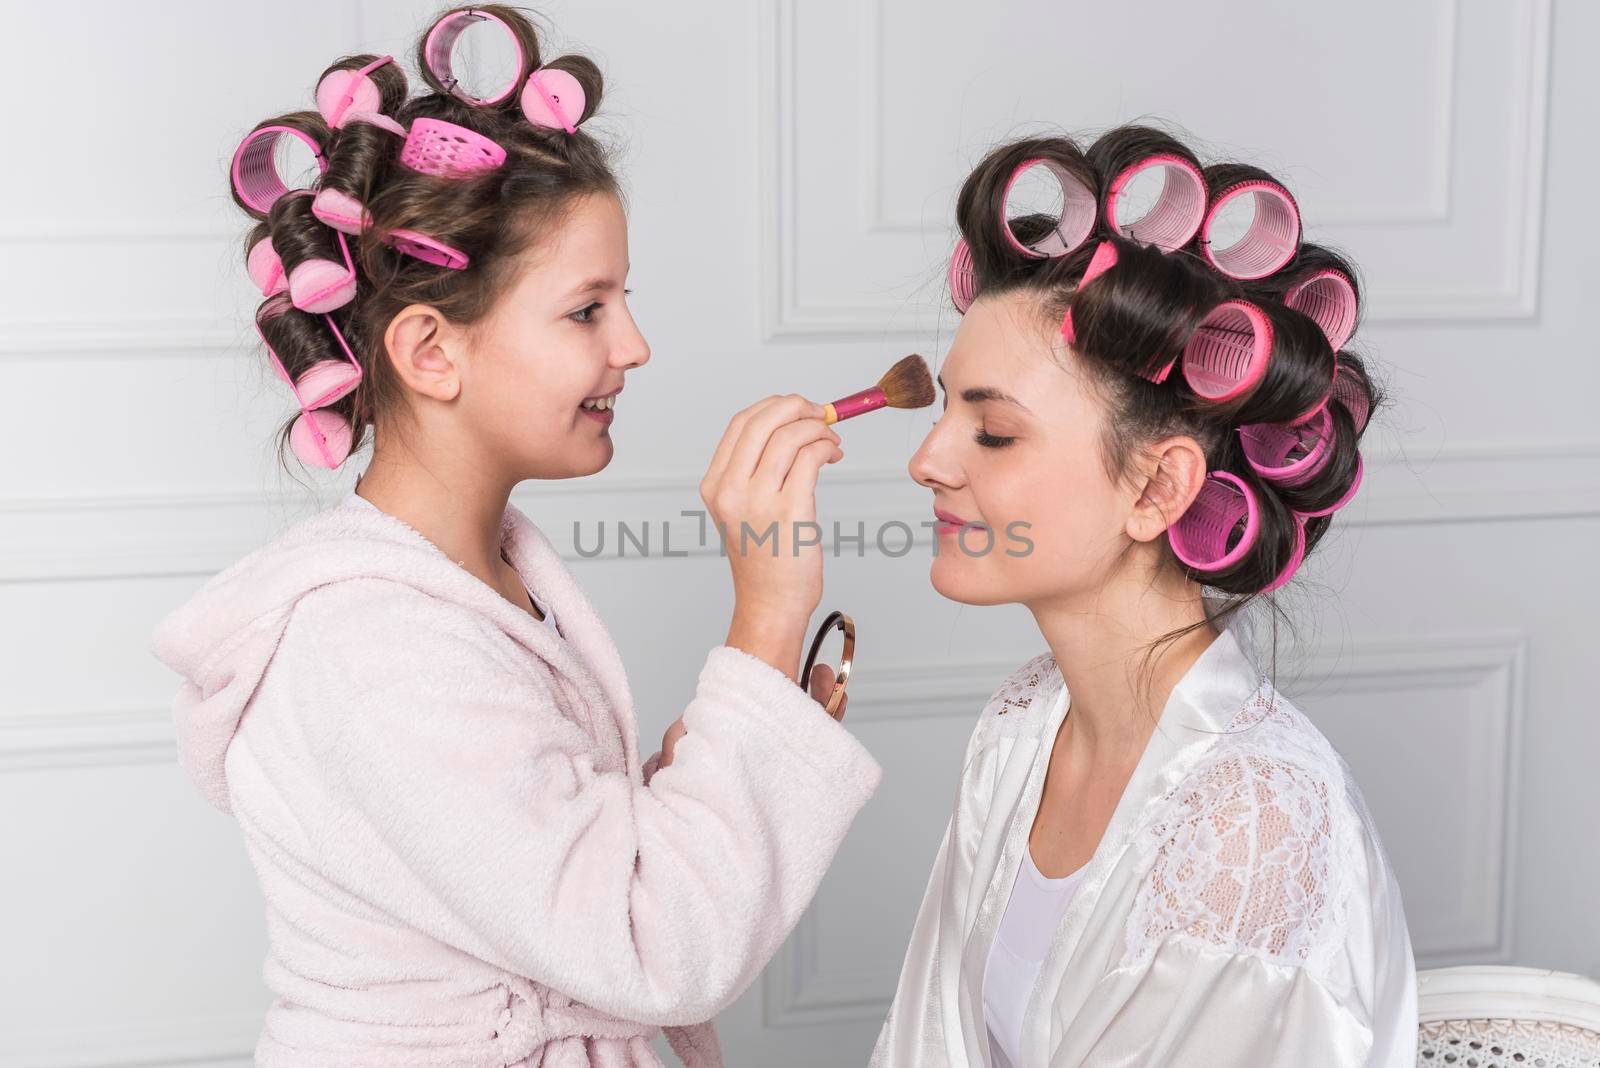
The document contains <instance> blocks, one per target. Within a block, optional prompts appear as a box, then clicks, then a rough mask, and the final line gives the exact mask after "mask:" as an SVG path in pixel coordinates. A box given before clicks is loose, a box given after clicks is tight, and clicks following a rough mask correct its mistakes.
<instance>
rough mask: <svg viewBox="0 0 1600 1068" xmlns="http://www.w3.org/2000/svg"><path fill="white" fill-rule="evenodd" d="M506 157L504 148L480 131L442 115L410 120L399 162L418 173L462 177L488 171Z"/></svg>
mask: <svg viewBox="0 0 1600 1068" xmlns="http://www.w3.org/2000/svg"><path fill="white" fill-rule="evenodd" d="M505 161H506V150H505V149H503V148H501V147H500V146H499V145H498V144H496V143H495V142H494V141H491V140H490V139H489V138H487V137H485V136H483V135H482V134H480V133H478V132H476V131H474V130H469V129H467V128H466V127H465V126H457V125H456V124H455V123H453V122H445V121H444V120H443V119H430V118H421V119H416V120H414V121H413V122H412V123H411V131H410V132H409V133H408V134H406V143H405V144H404V145H402V146H401V147H400V162H401V163H402V164H404V165H405V166H407V167H409V168H411V169H412V170H414V171H417V172H418V173H419V174H431V175H435V176H437V177H441V178H466V177H471V176H473V175H476V174H480V173H482V172H483V171H492V170H494V169H495V168H497V167H499V166H500V165H501V164H503V163H504V162H505Z"/></svg>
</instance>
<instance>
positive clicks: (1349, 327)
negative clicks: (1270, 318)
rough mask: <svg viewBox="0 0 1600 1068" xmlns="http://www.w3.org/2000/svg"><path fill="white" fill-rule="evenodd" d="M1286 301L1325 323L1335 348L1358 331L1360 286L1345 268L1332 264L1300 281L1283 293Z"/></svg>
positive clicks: (1325, 329) (1342, 346)
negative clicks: (1357, 296) (1357, 287)
mask: <svg viewBox="0 0 1600 1068" xmlns="http://www.w3.org/2000/svg"><path fill="white" fill-rule="evenodd" d="M1283 303H1284V304H1286V305H1287V306H1289V307H1291V308H1293V309H1294V310H1295V311H1297V312H1300V313H1301V314H1302V315H1306V316H1309V317H1310V318H1311V320H1312V321H1313V322H1315V323H1316V324H1317V325H1318V326H1320V327H1322V332H1323V333H1324V334H1325V335H1327V338H1328V344H1329V345H1331V346H1333V351H1334V352H1338V351H1339V350H1340V349H1342V348H1344V346H1345V343H1346V342H1348V341H1349V340H1350V335H1351V334H1353V333H1355V329H1356V290H1355V286H1353V285H1351V284H1350V279H1349V278H1347V277H1345V275H1344V272H1343V271H1335V270H1333V269H1331V268H1330V269H1328V270H1325V271H1318V272H1317V273H1316V274H1313V275H1312V276H1311V277H1310V278H1307V279H1304V280H1303V281H1300V282H1296V283H1295V284H1294V285H1293V286H1292V287H1290V289H1289V291H1288V292H1287V293H1285V294H1284V295H1283Z"/></svg>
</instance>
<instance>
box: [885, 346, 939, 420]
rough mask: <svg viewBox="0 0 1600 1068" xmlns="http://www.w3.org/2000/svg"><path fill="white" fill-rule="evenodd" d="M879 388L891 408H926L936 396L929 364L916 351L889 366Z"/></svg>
mask: <svg viewBox="0 0 1600 1068" xmlns="http://www.w3.org/2000/svg"><path fill="white" fill-rule="evenodd" d="M878 388H879V389H881V390H883V396H884V399H885V400H886V401H887V402H888V405H889V407H891V408H926V407H927V406H928V405H930V404H932V403H933V400H934V397H935V396H936V394H935V392H934V389H933V376H932V375H931V374H929V373H928V365H927V363H926V362H924V361H923V359H922V357H921V356H918V355H917V354H916V353H912V354H911V355H910V356H907V357H906V358H905V359H903V360H901V361H900V362H898V363H896V364H895V365H894V366H893V367H891V368H889V372H888V373H887V374H885V375H884V376H883V377H882V378H881V379H879V380H878Z"/></svg>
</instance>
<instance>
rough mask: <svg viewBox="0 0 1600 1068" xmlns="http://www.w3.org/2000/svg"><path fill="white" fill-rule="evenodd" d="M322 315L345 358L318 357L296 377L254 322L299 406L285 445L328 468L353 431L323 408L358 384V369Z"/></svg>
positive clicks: (340, 457) (345, 450) (345, 451)
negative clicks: (325, 358) (298, 414)
mask: <svg viewBox="0 0 1600 1068" xmlns="http://www.w3.org/2000/svg"><path fill="white" fill-rule="evenodd" d="M322 318H323V319H324V320H325V321H326V322H327V324H328V329H329V330H331V331H333V336H334V338H335V339H336V340H337V341H338V342H339V347H340V348H341V349H343V350H344V354H345V359H343V360H318V361H317V362H316V363H314V364H312V365H311V366H310V367H309V368H308V369H307V370H306V371H305V372H304V373H303V374H301V375H300V377H299V378H298V379H295V378H292V377H290V375H289V372H288V370H287V369H285V367H284V366H283V361H282V360H280V359H279V358H278V353H277V351H276V350H274V349H273V347H272V344H271V343H270V342H269V341H268V340H267V335H266V333H265V332H264V331H263V330H262V329H261V323H260V321H259V320H257V322H256V333H257V334H258V335H259V336H260V338H261V344H262V345H264V346H266V349H267V355H268V356H269V357H271V359H272V366H273V368H274V369H275V370H276V371H277V372H278V377H279V378H281V379H283V381H284V383H285V384H286V385H288V387H289V392H290V393H292V394H293V395H294V399H295V403H296V404H298V405H299V406H300V417H299V418H298V419H296V420H295V421H294V425H293V426H292V427H290V428H289V447H290V448H291V449H292V450H293V452H294V454H295V455H296V456H298V457H299V458H300V459H301V461H302V462H304V463H307V464H310V465H312V466H313V467H321V468H326V469H327V470H329V471H331V470H333V469H334V468H336V467H338V466H339V465H340V464H342V463H343V462H344V461H345V458H346V457H347V456H349V455H350V447H351V444H352V443H353V441H354V435H355V431H354V429H353V428H352V427H351V425H350V421H349V420H347V419H346V418H345V417H344V416H342V415H340V414H339V413H338V412H330V411H327V410H326V408H327V407H328V405H330V404H333V403H335V402H336V401H339V400H341V399H343V398H344V397H345V396H347V395H348V394H349V393H350V392H351V391H352V390H354V389H355V388H356V387H357V386H358V385H360V384H361V378H362V371H361V364H360V362H359V361H357V360H356V357H355V353H353V352H351V351H350V346H349V344H348V343H347V342H346V341H345V339H344V334H342V333H341V332H340V331H339V327H338V324H336V323H335V322H334V321H333V317H332V316H330V315H327V314H326V313H324V314H323V316H322Z"/></svg>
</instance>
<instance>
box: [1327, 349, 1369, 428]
mask: <svg viewBox="0 0 1600 1068" xmlns="http://www.w3.org/2000/svg"><path fill="white" fill-rule="evenodd" d="M1343 366H1344V365H1343V364H1342V363H1336V364H1335V365H1334V369H1333V399H1334V400H1336V401H1338V402H1339V403H1340V404H1342V405H1343V406H1344V410H1345V411H1347V412H1349V413H1350V419H1351V421H1352V422H1354V423H1355V425H1356V433H1357V434H1359V433H1361V432H1362V431H1363V430H1365V429H1367V420H1368V419H1369V418H1370V417H1371V416H1372V402H1371V401H1370V400H1369V399H1368V397H1367V391H1366V390H1365V389H1363V388H1361V383H1359V382H1357V381H1356V380H1355V376H1354V375H1351V374H1348V373H1347V374H1340V373H1339V372H1340V371H1341V370H1342V369H1343Z"/></svg>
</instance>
